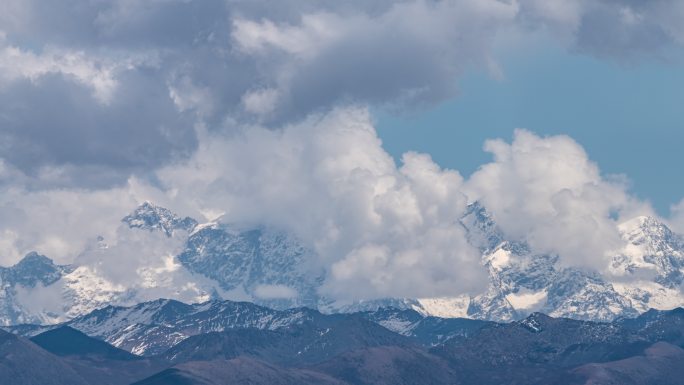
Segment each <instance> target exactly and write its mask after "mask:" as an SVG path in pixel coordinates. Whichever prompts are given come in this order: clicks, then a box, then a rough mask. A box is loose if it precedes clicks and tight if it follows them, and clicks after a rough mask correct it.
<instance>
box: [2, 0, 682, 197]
mask: <svg viewBox="0 0 684 385" xmlns="http://www.w3.org/2000/svg"><path fill="white" fill-rule="evenodd" d="M681 4H682V3H681V2H677V1H674V0H656V1H649V2H638V1H629V0H603V1H578V2H566V1H557V0H548V1H541V0H519V1H497V0H447V1H427V0H426V1H385V0H379V1H352V2H340V1H320V2H311V1H304V0H283V1H277V2H273V1H261V0H255V1H246V0H203V1H181V0H120V1H105V0H63V1H37V0H5V1H3V2H2V3H0V52H4V54H3V55H4V56H2V57H0V69H2V70H3V75H5V74H7V73H8V74H9V75H5V76H4V77H5V79H4V80H3V75H0V138H2V143H0V158H2V159H4V161H5V162H6V163H8V164H9V165H10V166H12V167H14V168H17V169H19V170H21V171H23V172H25V173H28V174H32V173H33V174H36V173H39V172H40V170H42V169H44V168H45V167H48V168H62V171H63V173H75V174H74V175H72V176H71V177H68V178H66V179H64V180H68V181H72V182H74V183H76V184H79V183H80V184H82V185H83V186H84V187H88V186H90V187H92V186H93V183H95V181H98V180H99V181H100V182H98V183H95V184H97V185H101V184H106V183H109V182H112V183H114V182H115V181H118V182H120V181H122V180H125V179H126V178H127V177H128V176H129V175H131V174H144V173H149V172H152V171H153V170H154V169H155V168H157V167H158V166H160V165H162V164H167V163H169V162H174V161H176V160H178V159H182V158H185V157H186V156H187V155H188V154H191V153H192V152H193V151H194V150H195V149H196V145H197V137H196V132H195V126H196V124H198V123H201V124H203V125H204V126H206V127H207V128H208V129H209V130H226V129H230V126H231V125H232V124H233V123H236V122H237V124H241V123H260V124H265V125H267V126H270V127H279V126H282V125H283V124H285V123H291V122H293V121H295V120H298V119H300V118H302V117H304V116H306V115H308V114H310V113H311V112H313V111H321V110H328V109H330V108H331V107H334V106H336V105H340V104H348V103H352V104H353V103H358V104H370V105H379V106H384V107H387V106H391V107H397V106H398V107H401V108H404V107H408V108H416V107H417V106H426V105H427V106H429V105H433V104H435V103H438V102H440V101H443V100H445V99H447V98H451V97H453V96H454V95H455V94H456V93H457V87H456V85H457V80H458V78H459V76H460V75H462V74H463V73H464V72H466V71H468V70H471V69H476V70H484V71H495V72H496V71H497V69H496V65H495V63H494V60H493V59H492V57H491V46H492V45H493V44H494V42H495V41H496V39H497V37H498V36H500V35H502V34H506V33H507V32H508V31H512V30H516V29H519V28H520V26H526V27H527V28H528V29H531V30H553V31H556V32H557V33H558V34H559V35H562V36H564V39H565V41H566V44H568V45H569V46H570V47H571V48H574V49H577V50H579V51H581V52H586V53H589V54H592V55H597V56H609V57H617V58H624V57H630V56H632V55H633V54H634V53H643V52H653V51H658V50H659V48H660V47H663V46H667V45H672V44H679V43H681V42H682V41H684V28H683V27H682V26H681V23H680V22H679V21H680V20H681V19H682V15H684V6H682V5H681ZM3 50H4V51H3ZM17 50H18V52H20V55H24V60H23V61H21V60H17V59H16V57H15V56H13V55H15V53H16V52H15V51H17ZM55 57H57V59H55ZM84 63H85V64H84ZM84 66H85V67H86V69H85V70H84ZM22 67H26V68H29V70H27V69H26V68H22ZM34 67H36V68H38V69H37V70H36V69H35V68H34ZM31 68H33V69H31ZM98 71H99V72H98ZM103 81H104V82H105V84H104V85H103ZM67 170H68V171H67ZM93 170H97V171H93ZM79 173H80V174H79ZM93 173H94V174H93ZM78 181H80V182H78Z"/></svg>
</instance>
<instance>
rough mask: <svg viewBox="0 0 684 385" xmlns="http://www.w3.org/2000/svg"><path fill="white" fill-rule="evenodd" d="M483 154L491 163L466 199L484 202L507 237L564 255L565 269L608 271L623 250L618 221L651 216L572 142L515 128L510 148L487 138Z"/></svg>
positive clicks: (478, 174) (483, 168)
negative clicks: (488, 155) (612, 259)
mask: <svg viewBox="0 0 684 385" xmlns="http://www.w3.org/2000/svg"><path fill="white" fill-rule="evenodd" d="M485 150H486V151H488V152H490V153H492V155H493V156H494V161H493V162H492V163H488V164H485V165H483V166H481V167H480V169H479V170H478V171H477V172H475V173H474V174H473V175H472V176H471V178H470V179H469V180H468V182H467V185H466V191H467V193H468V196H469V198H470V199H473V200H480V201H481V202H482V203H483V204H484V205H485V207H487V208H488V209H489V210H490V211H491V212H492V214H493V216H494V219H495V221H496V222H497V223H499V224H500V225H501V227H502V229H503V230H504V232H505V233H507V235H509V236H510V237H513V238H514V239H521V240H527V241H528V242H529V243H530V245H531V247H532V248H533V249H534V250H535V251H537V252H541V253H554V254H559V255H560V256H561V262H562V263H564V264H566V265H573V266H585V267H587V266H588V267H592V268H597V269H604V268H605V267H606V265H607V264H608V263H609V261H610V259H609V257H610V254H611V252H612V251H614V250H615V249H616V248H618V247H619V246H620V245H621V244H622V240H621V239H620V236H619V234H618V231H617V228H616V225H617V221H619V220H620V219H625V218H630V217H631V216H633V215H636V214H637V213H647V214H650V213H651V209H650V207H648V205H647V204H645V203H642V202H639V201H637V200H635V199H634V198H632V197H631V196H630V195H629V193H628V191H627V188H626V186H625V185H624V184H623V183H620V182H619V181H618V180H611V179H607V178H605V177H603V176H602V175H601V173H600V171H599V168H598V166H597V165H596V164H595V163H594V162H592V161H591V160H590V159H589V158H588V156H587V154H586V153H585V151H584V149H583V148H582V147H581V146H580V145H579V144H577V143H576V142H575V141H574V140H572V139H571V138H569V137H567V136H563V135H560V136H551V137H539V136H536V135H535V134H533V133H531V132H528V131H525V130H517V131H516V132H515V137H514V139H513V142H512V143H510V144H509V143H506V142H504V141H503V140H500V139H499V140H490V141H488V142H487V143H486V144H485Z"/></svg>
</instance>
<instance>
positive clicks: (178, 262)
mask: <svg viewBox="0 0 684 385" xmlns="http://www.w3.org/2000/svg"><path fill="white" fill-rule="evenodd" d="M460 222H461V224H462V225H463V226H464V228H465V229H466V231H467V234H468V239H469V241H470V242H471V243H472V244H473V245H474V246H476V247H478V248H479V249H480V251H481V252H482V264H483V267H484V268H486V269H487V271H488V272H489V277H490V284H489V287H488V289H487V290H486V291H485V292H484V293H482V294H480V295H476V296H472V297H469V296H460V297H453V298H419V299H405V298H396V299H382V300H370V301H362V302H357V303H339V302H335V301H332V300H331V299H329V298H323V297H321V296H320V295H319V294H318V289H319V287H320V286H321V285H322V283H323V282H324V280H325V274H326V272H325V271H323V270H312V268H311V266H314V265H315V264H312V263H310V261H311V260H312V259H315V258H316V255H315V252H314V251H313V250H311V249H309V248H307V247H306V246H304V245H303V244H302V243H301V242H299V241H298V240H297V239H296V238H295V237H293V236H291V235H289V234H287V233H285V232H283V231H280V230H276V229H272V228H268V227H265V226H258V227H254V228H242V227H238V226H235V225H232V224H231V223H230V222H229V218H222V219H219V220H217V221H215V222H210V223H204V224H200V223H198V222H197V221H196V220H194V219H192V218H188V217H186V218H181V217H179V216H177V215H176V214H174V213H172V212H171V211H169V210H167V209H165V208H162V207H159V206H155V205H154V204H152V203H149V202H146V203H144V204H142V205H141V206H140V207H138V208H137V209H135V211H133V212H132V213H131V214H130V215H128V216H126V217H124V218H123V219H122V226H121V228H120V229H119V230H120V231H119V233H118V238H117V239H115V240H112V242H111V243H108V242H109V241H108V240H105V239H101V238H100V239H97V240H94V241H93V242H92V244H91V246H90V247H88V248H87V249H86V250H84V251H83V253H82V254H81V255H79V256H78V257H77V258H76V260H75V262H74V263H73V264H72V265H69V266H59V265H55V264H54V263H53V262H52V261H51V260H50V259H48V258H47V257H42V256H38V255H37V254H35V253H32V254H29V255H27V257H26V258H25V259H24V260H22V261H21V262H20V263H18V264H17V265H15V266H13V267H9V268H2V270H0V279H1V282H2V290H1V291H0V322H1V323H3V324H5V325H10V324H18V323H37V324H50V323H59V322H63V321H66V320H69V319H73V318H76V317H78V316H81V315H84V314H87V313H89V312H91V311H93V310H95V309H99V308H104V307H106V306H108V305H115V306H132V305H135V304H137V303H141V302H145V301H150V300H154V299H157V298H173V299H176V300H179V301H183V302H186V303H200V302H206V301H208V300H212V299H227V300H234V301H250V302H254V303H256V304H260V305H264V306H268V307H272V308H275V309H281V310H282V309H287V308H291V307H301V306H306V307H310V308H315V309H319V310H321V311H323V312H327V313H329V312H356V311H364V310H376V309H379V308H383V307H388V306H392V307H395V308H399V309H413V310H416V311H418V312H419V313H421V314H422V315H433V316H439V317H446V318H450V317H465V318H475V319H484V320H496V321H508V320H515V319H522V318H524V317H525V316H526V315H527V314H530V313H532V312H535V311H539V312H544V313H547V314H549V315H552V316H555V317H569V318H577V319H585V320H600V321H608V320H612V319H615V318H618V317H626V316H633V315H636V314H638V313H640V312H644V311H646V310H648V309H649V308H657V309H670V308H674V307H677V306H681V305H682V304H684V296H683V295H682V292H681V290H680V285H681V283H682V281H683V280H684V274H683V270H682V269H684V241H683V240H682V239H683V238H682V237H681V236H679V235H677V234H674V233H673V232H672V231H670V230H669V229H668V228H667V226H665V225H664V224H662V223H660V222H658V221H657V220H656V219H654V218H649V217H639V218H635V219H633V220H630V221H628V222H625V223H624V224H622V225H621V226H620V227H619V230H620V232H621V234H622V235H623V238H624V241H625V245H626V246H625V248H624V249H623V250H621V252H619V253H617V255H616V256H615V257H614V259H613V263H612V265H611V266H610V269H609V271H607V272H604V273H603V274H600V273H597V272H590V271H584V270H580V269H576V268H567V267H562V266H560V265H559V263H558V258H557V257H556V256H553V255H537V254H535V253H533V252H532V251H531V250H530V248H529V247H528V246H527V245H526V244H525V243H524V242H520V241H512V240H508V239H506V237H505V235H504V233H503V232H502V231H501V230H500V229H499V228H498V226H497V224H496V223H495V221H494V220H493V218H492V216H491V215H490V214H489V213H488V212H487V210H486V209H485V208H484V207H483V206H481V205H479V204H478V203H474V204H471V205H470V206H469V207H468V210H467V212H466V213H465V214H464V215H463V217H462V218H460Z"/></svg>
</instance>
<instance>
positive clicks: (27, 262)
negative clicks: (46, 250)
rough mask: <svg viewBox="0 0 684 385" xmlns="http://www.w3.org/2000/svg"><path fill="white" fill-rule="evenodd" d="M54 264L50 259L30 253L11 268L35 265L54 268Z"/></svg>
mask: <svg viewBox="0 0 684 385" xmlns="http://www.w3.org/2000/svg"><path fill="white" fill-rule="evenodd" d="M54 264H55V263H54V262H53V261H52V259H50V258H48V257H46V256H44V255H42V254H38V253H37V252H35V251H31V252H29V253H28V254H26V255H25V256H24V258H22V259H21V261H19V262H17V263H16V264H15V265H14V266H13V268H22V267H23V266H36V265H48V266H54Z"/></svg>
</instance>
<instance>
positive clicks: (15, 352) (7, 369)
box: [0, 330, 88, 385]
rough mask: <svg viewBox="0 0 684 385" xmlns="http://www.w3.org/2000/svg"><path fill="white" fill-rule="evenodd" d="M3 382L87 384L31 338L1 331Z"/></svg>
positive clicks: (0, 375) (0, 378)
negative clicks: (29, 339) (30, 339)
mask: <svg viewBox="0 0 684 385" xmlns="http://www.w3.org/2000/svg"><path fill="white" fill-rule="evenodd" d="M0 383H3V384H8V385H9V384H11V385H36V384H45V385H67V384H73V385H88V382H87V381H86V380H85V379H84V378H83V377H81V376H80V375H79V374H78V373H77V372H76V371H75V370H74V369H73V368H72V367H71V366H70V365H68V364H67V363H65V362H64V361H63V360H61V359H60V358H59V357H57V356H55V355H53V354H51V353H49V352H47V351H45V350H43V349H41V348H40V347H38V346H37V345H35V344H33V343H31V342H30V341H28V340H26V339H24V338H22V337H17V336H15V335H13V334H10V333H7V332H5V331H2V330H0Z"/></svg>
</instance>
